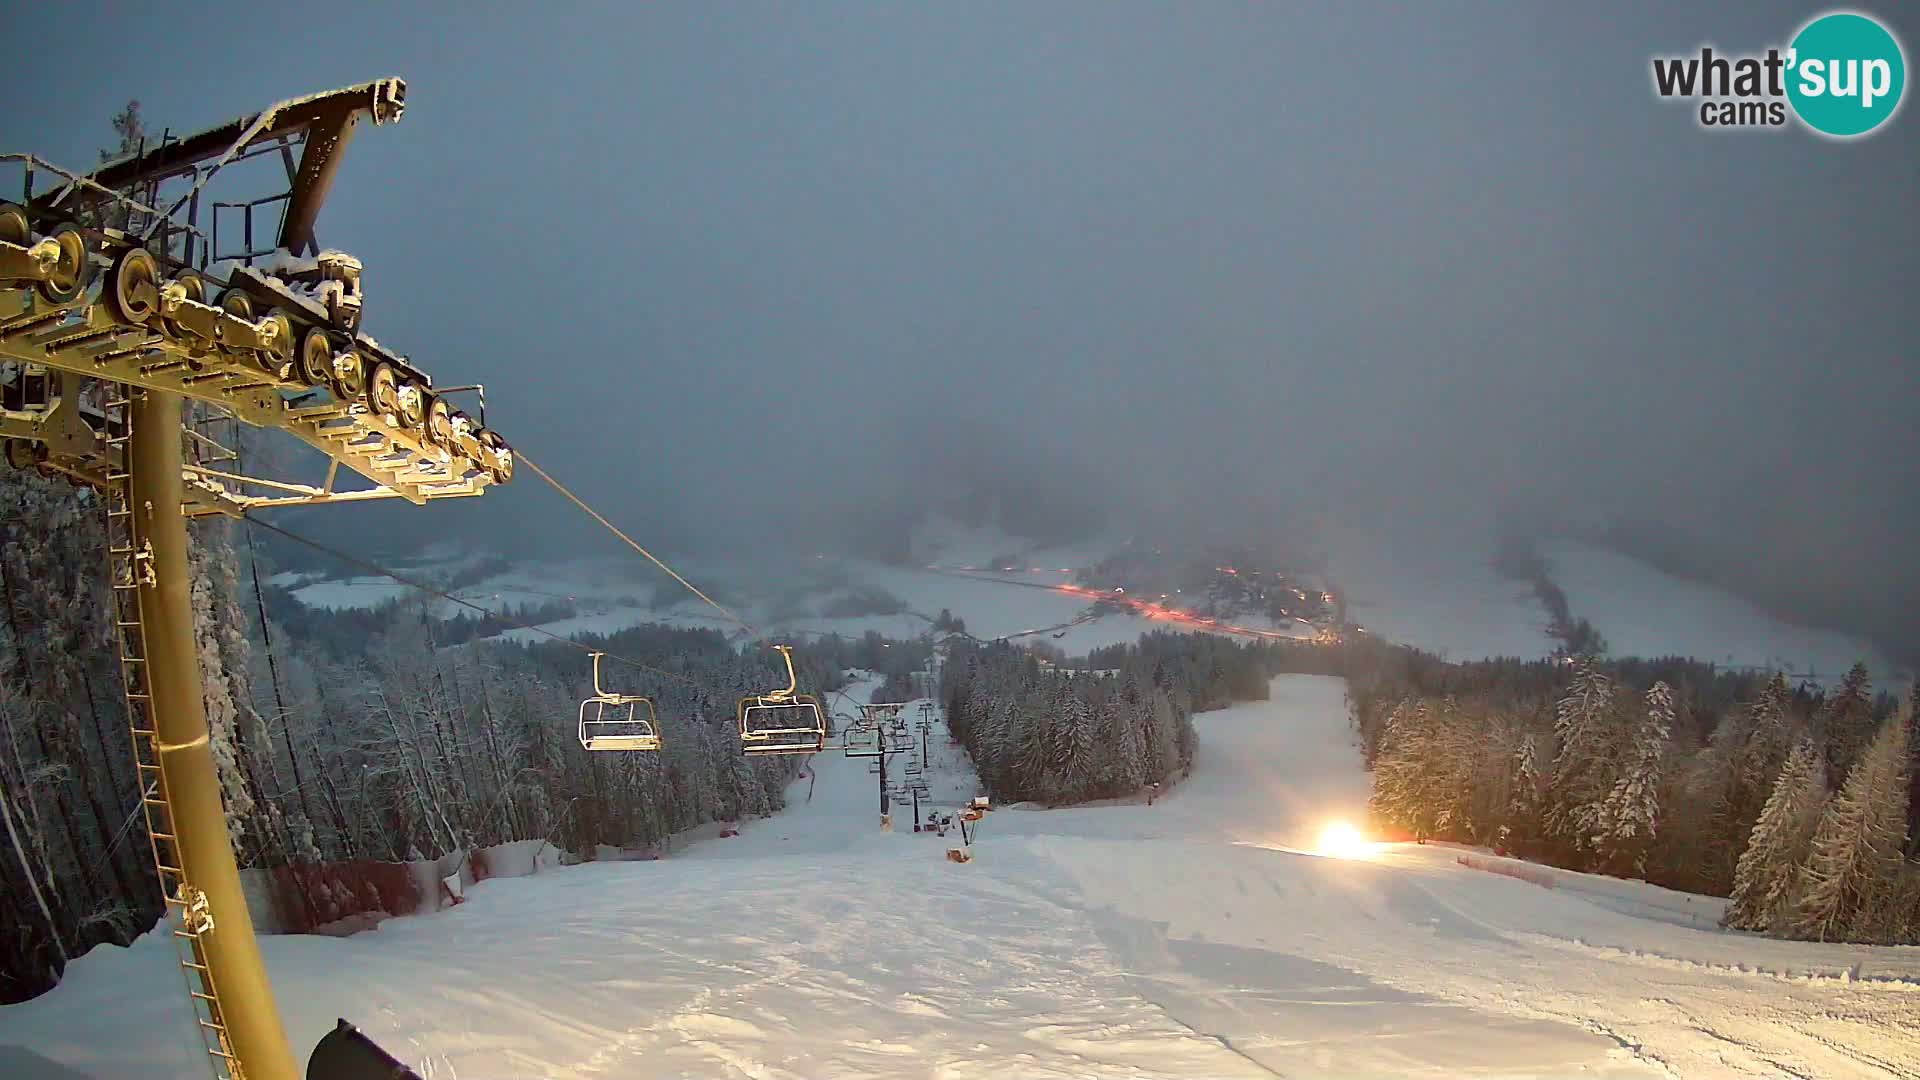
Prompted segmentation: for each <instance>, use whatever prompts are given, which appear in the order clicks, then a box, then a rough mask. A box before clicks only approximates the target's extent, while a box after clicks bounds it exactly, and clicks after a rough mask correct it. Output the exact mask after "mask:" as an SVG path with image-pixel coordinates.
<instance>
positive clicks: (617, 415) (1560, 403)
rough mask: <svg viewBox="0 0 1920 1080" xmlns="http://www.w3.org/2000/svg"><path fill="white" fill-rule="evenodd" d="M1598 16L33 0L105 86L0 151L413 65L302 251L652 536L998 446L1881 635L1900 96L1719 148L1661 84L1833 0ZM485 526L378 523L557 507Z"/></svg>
mask: <svg viewBox="0 0 1920 1080" xmlns="http://www.w3.org/2000/svg"><path fill="white" fill-rule="evenodd" d="M1592 7H1593V10H1588V9H1587V8H1586V7H1579V8H1576V7H1574V6H1572V5H1536V4H1521V3H1513V4H1445V5H1408V6H1404V7H1402V6H1395V7H1391V8H1389V7H1386V6H1384V5H1338V6H1336V5H1317V6H1304V5H1301V6H1296V5H1281V4H1260V5H1233V4H1225V3H1218V4H1214V3H1209V4H1199V3H1194V4H1186V5H1170V4H1125V3H1121V4H1110V3H1099V4H1044V5H1041V4H966V5H960V4H953V5H936V6H927V5H912V6H907V5H876V6H868V5H848V4H822V5H770V4H768V5H760V4H750V5H732V4H729V5H717V4H678V5H596V6H577V7H576V6H571V5H552V6H537V7H536V6H534V5H510V6H489V7H487V8H485V9H483V10H478V11H475V12H467V11H461V12H451V11H449V12H445V13H441V12H439V11H434V12H431V13H429V12H428V11H427V10H426V9H424V8H413V7H410V6H405V5H401V6H398V7H397V10H398V11H399V13H398V14H395V13H393V9H390V8H389V6H387V5H377V6H376V5H360V4H341V5H332V4H330V5H303V6H301V7H300V8H299V9H297V10H293V11H288V12H285V13H278V14H276V13H274V12H273V11H272V10H271V8H272V6H271V5H226V4H206V5H194V6H192V7H191V8H189V9H175V8H164V7H154V6H152V5H130V6H127V7H124V8H119V7H116V8H102V7H97V6H90V5H64V4H63V5H53V4H39V5H21V6H20V7H19V8H18V9H17V10H15V11H13V12H11V13H10V14H9V16H8V21H9V26H10V29H11V30H12V34H11V35H10V36H11V37H12V38H13V40H15V41H17V42H30V43H32V49H31V54H32V55H34V56H40V57H61V56H73V55H79V54H81V53H85V54H88V55H89V56H90V57H91V58H92V59H91V60H90V62H89V63H87V64H84V65H68V64H64V63H52V62H49V63H46V64H42V63H24V62H18V61H19V59H20V58H21V57H23V56H24V55H25V54H24V53H22V52H20V51H19V50H15V56H16V61H17V62H15V63H12V64H10V65H8V68H7V70H6V71H5V72H4V73H0V80H4V82H5V84H6V98H5V100H7V101H9V102H11V103H13V107H12V108H11V109H10V110H9V111H8V113H7V114H6V118H5V120H4V121H0V145H3V146H4V147H6V148H8V149H33V150H35V151H37V152H41V153H43V154H44V155H46V156H49V157H52V158H55V159H58V160H62V161H66V162H72V163H85V162H88V161H90V160H91V159H92V158H93V155H94V153H95V151H96V149H97V148H98V147H99V146H100V145H103V144H104V143H105V142H107V141H108V136H109V133H108V129H107V124H106V118H107V117H108V116H109V115H111V114H112V113H113V112H114V111H115V110H116V109H117V107H118V106H120V105H121V104H123V103H124V102H125V100H126V99H128V98H131V97H137V98H139V99H140V100H141V102H142V103H143V109H144V112H145V114H146V116H147V118H148V121H149V123H151V124H152V125H154V126H156V127H158V126H161V125H171V126H172V127H174V128H175V129H176V130H179V129H195V128H199V127H202V126H206V125H208V124H211V123H215V122H218V121H220V120H224V119H227V118H229V117H231V116H235V115H239V114H241V113H245V112H248V111H250V110H253V109H257V108H259V107H261V106H262V105H264V104H266V103H268V102H270V101H272V100H275V99H277V98H280V97H285V96H291V95H294V94H300V93H306V92H309V91H313V90H318V89H322V88H326V87H331V86H336V85H344V84H347V83H352V82H357V81H361V80H364V79H369V78H373V77H377V76H382V75H389V74H396V75H401V76H403V77H405V78H406V79H407V80H408V84H409V98H408V109H407V114H406V117H405V119H404V120H403V122H402V123H400V124H399V125H398V126H396V127H392V128H379V129H374V128H367V129H363V130H362V131H361V132H360V133H359V135H358V136H357V138H356V139H355V142H354V145H353V147H352V148H351V151H350V153H349V154H348V157H347V160H346V164H345V167H344V169H343V171H342V173H341V176H340V180H339V183H338V185H337V186H336V189H335V192H334V195H333V197H332V199H331V201H330V203H329V204H328V206H327V209H326V212H325V213H324V214H323V215H322V217H321V220H320V237H321V240H322V242H323V243H325V244H327V245H329V246H337V247H342V248H345V249H347V250H350V251H352V252H354V253H355V254H357V255H359V256H360V257H361V258H362V259H363V260H364V261H365V263H366V266H367V271H366V278H365V282H366V290H367V294H368V300H367V315H366V320H367V327H368V329H369V330H370V331H371V332H373V333H374V334H376V335H377V336H379V337H380V338H381V339H382V340H383V341H385V342H387V343H389V344H391V345H394V346H395V347H398V348H400V349H402V350H403V351H406V352H408V353H410V354H412V355H413V356H414V357H415V358H416V359H417V360H418V361H419V362H420V363H421V364H422V365H423V366H424V367H426V368H427V369H428V370H429V371H431V372H432V373H433V374H434V375H435V377H436V378H437V379H438V380H440V381H442V382H448V381H461V382H464V381H469V380H472V379H483V380H485V381H486V382H487V384H488V387H489V391H490V394H489V403H490V405H491V406H492V407H493V408H492V416H491V417H490V418H491V419H493V420H494V421H495V423H496V424H497V426H499V427H500V428H501V429H502V430H503V431H504V432H505V433H506V434H507V436H508V438H509V439H511V440H514V441H515V442H517V443H518V444H520V445H521V446H522V447H523V448H524V449H525V450H526V451H527V452H528V453H529V454H531V455H532V456H534V457H535V458H536V459H538V460H541V461H542V463H543V464H545V465H547V466H549V467H550V468H553V469H556V470H558V471H561V472H563V473H564V474H565V475H566V476H568V477H569V478H571V479H572V480H574V481H576V482H577V486H578V487H579V488H580V489H582V491H583V492H584V493H585V494H587V495H588V496H589V497H590V498H593V499H595V500H596V501H599V502H602V503H605V504H607V505H609V506H610V507H612V508H614V509H615V511H616V517H619V518H620V519H622V520H623V523H625V524H629V525H632V526H633V527H635V528H636V529H639V530H640V531H642V532H645V533H647V534H649V535H654V536H666V537H669V538H672V539H675V540H678V541H680V542H682V543H688V542H693V541H695V540H700V539H705V538H711V537H716V536H717V537H727V538H736V539H737V538H742V537H745V538H748V539H749V540H757V539H759V538H761V537H763V536H765V535H767V534H768V533H769V532H771V531H778V530H770V529H769V528H768V527H767V526H766V525H765V524H764V523H763V522H761V521H760V520H759V517H758V514H759V512H760V511H761V510H763V509H767V508H771V509H778V510H781V511H786V512H788V513H789V514H790V515H792V516H791V518H790V519H789V520H790V521H791V522H792V523H793V525H792V528H793V529H794V530H795V531H802V532H812V531H813V529H814V526H815V525H816V524H817V523H818V520H819V519H820V518H822V517H824V516H832V515H836V514H838V513H839V512H840V511H842V510H844V509H846V508H848V507H850V506H853V505H855V504H867V505H864V506H861V507H860V509H862V510H863V511H866V512H868V513H871V512H872V510H873V507H872V505H871V503H873V502H874V501H876V500H879V501H887V502H891V501H893V500H896V499H897V498H899V497H901V495H902V493H903V492H912V491H913V490H915V489H916V488H923V487H924V486H925V485H926V483H927V481H928V478H931V477H941V478H951V477H953V476H955V475H964V474H966V473H967V472H968V470H969V469H970V468H971V463H973V462H975V461H977V460H979V459H980V458H981V457H982V456H983V455H988V456H991V458H992V459H993V461H994V464H995V467H996V468H1000V469H1002V470H1005V469H1016V470H1018V471H1020V472H1022V473H1023V474H1031V475H1036V476H1040V477H1043V478H1044V477H1050V476H1051V477H1072V478H1074V479H1073V480H1072V481H1071V482H1072V483H1074V484H1076V485H1088V486H1090V487H1088V490H1092V491H1095V492H1097V493H1098V496H1099V498H1100V499H1101V500H1102V501H1104V502H1105V503H1106V504H1107V505H1109V506H1111V507H1112V508H1113V509H1114V511H1115V512H1116V514H1119V515H1121V516H1123V517H1125V516H1127V515H1131V514H1133V513H1136V512H1144V513H1152V514H1156V515H1164V514H1187V515H1192V514H1196V513H1199V514H1204V515H1206V516H1219V515H1223V514H1224V515H1229V516H1232V517H1235V518H1238V517H1248V518H1253V519H1256V520H1261V521H1269V520H1275V519H1279V520H1283V521H1285V520H1289V519H1292V518H1297V517H1298V515H1299V513H1300V511H1301V508H1303V507H1307V506H1311V507H1312V508H1313V509H1314V510H1315V511H1316V512H1318V513H1322V514H1324V515H1326V516H1327V517H1328V519H1330V520H1336V521H1338V522H1340V523H1341V524H1344V525H1347V526H1349V527H1365V528H1390V529H1393V530H1394V531H1396V532H1410V533H1417V532H1418V531H1419V530H1420V529H1422V528H1424V527H1425V526H1426V525H1427V524H1430V523H1433V522H1435V521H1438V520H1442V519H1446V520H1452V519H1477V518H1481V517H1484V516H1485V514H1486V513H1487V511H1488V508H1489V507H1490V506H1491V505H1492V503H1493V502H1494V501H1495V500H1496V499H1498V498H1501V497H1503V496H1514V497H1523V498H1530V499H1534V500H1542V501H1548V502H1552V503H1556V504H1559V505H1563V506H1570V507H1575V508H1579V509H1581V510H1583V511H1590V512H1591V513H1593V514H1594V515H1599V516H1608V517H1613V518H1618V519H1629V520H1636V521H1647V522H1656V523H1658V524H1659V527H1660V528H1661V529H1662V530H1664V531H1667V532H1670V533H1671V534H1672V535H1673V536H1674V537H1675V538H1676V539H1677V541H1678V542H1680V543H1682V544H1683V546H1685V547H1686V548H1687V549H1688V550H1689V551H1691V552H1693V553H1695V554H1697V555H1700V556H1702V557H1703V561H1706V562H1709V563H1712V562H1724V563H1736V564H1739V565H1741V566H1743V567H1746V568H1748V571H1747V573H1748V576H1751V577H1755V578H1756V579H1765V580H1770V581H1791V582H1793V583H1795V584H1794V590H1795V592H1796V594H1803V595H1804V596H1806V597H1808V598H1809V600H1808V603H1809V608H1808V610H1810V611H1813V612H1814V614H1815V616H1816V617H1817V618H1820V619H1822V620H1824V621H1828V622H1853V623H1856V624H1860V625H1865V624H1872V625H1874V626H1875V627H1876V628H1878V629H1880V630H1881V631H1882V633H1883V635H1884V634H1885V633H1887V632H1888V630H1887V628H1888V627H1890V626H1893V625H1895V624H1896V623H1898V622H1900V621H1901V619H1902V618H1903V617H1904V611H1905V610H1910V609H1911V608H1912V605H1913V604H1914V602H1916V601H1920V587H1917V585H1916V579H1920V561H1916V560H1915V559H1914V558H1913V557H1912V556H1911V555H1910V554H1909V552H1910V550H1911V546H1910V544H1909V542H1908V539H1907V538H1908V537H1910V536H1912V535H1913V533H1914V529H1915V526H1916V524H1920V522H1917V521H1916V518H1920V514H1917V513H1916V507H1920V500H1916V498H1915V494H1914V493H1915V491H1916V480H1920V464H1916V462H1917V461H1920V456H1917V455H1916V451H1917V450H1920V436H1916V434H1915V433H1916V431H1917V430H1920V424H1916V421H1915V419H1914V417H1915V402H1916V394H1915V391H1916V389H1920V387H1917V386H1916V383H1917V382H1920V375H1916V371H1920V367H1917V366H1916V363H1915V359H1916V358H1915V347H1916V315H1915V312H1916V310H1920V307H1917V306H1916V304H1915V302H1914V299H1913V297H1914V291H1915V290H1914V287H1915V283H1916V274H1915V250H1916V244H1915V241H1916V240H1920V235H1917V233H1920V230H1917V229H1916V219H1915V210H1914V193H1915V191H1916V190H1920V185H1917V184H1916V181H1920V154H1916V153H1915V130H1916V129H1915V127H1914V122H1915V121H1914V113H1913V111H1912V110H1911V109H1910V108H1909V109H1907V110H1905V111H1904V112H1903V113H1902V114H1901V115H1900V116H1899V117H1897V118H1896V119H1895V120H1894V122H1893V124H1892V126H1891V128H1890V129H1889V130H1886V131H1885V132H1884V133H1882V134H1880V135H1878V136H1876V137H1873V138H1871V139H1868V140H1864V141H1861V142H1857V143H1852V144H1837V143H1833V142H1828V141H1823V140H1820V139H1816V138H1814V137H1812V136H1811V135H1809V134H1807V133H1805V132H1802V131H1797V130H1795V131H1786V132H1764V133H1746V134H1715V133H1709V132H1704V131H1702V130H1700V129H1698V128H1697V127H1696V126H1695V124H1694V122H1693V119H1692V113H1691V111H1690V110H1689V107H1688V106H1686V105H1681V104H1674V103H1664V102H1659V101H1656V100H1655V99H1654V97H1653V95H1652V91H1651V89H1650V80H1649V76H1648V63H1649V59H1650V57H1651V56H1652V55H1654V54H1655V53H1683V52H1687V51H1690V50H1693V49H1696V48H1698V46H1699V45H1701V44H1702V43H1709V42H1710V43H1713V44H1715V45H1716V46H1719V47H1721V48H1723V49H1727V50H1735V51H1747V50H1753V51H1758V50H1762V49H1764V48H1765V47H1767V46H1769V45H1784V44H1785V42H1786V40H1787V39H1788V38H1789V36H1790V35H1791V33H1792V32H1793V30H1794V29H1795V28H1796V27H1798V26H1799V25H1800V24H1801V23H1802V22H1804V21H1805V20H1806V19H1807V18H1808V17H1809V16H1810V15H1812V14H1814V13H1815V11H1816V10H1817V9H1815V8H1812V7H1801V6H1794V5H1783V4H1771V3H1743V4H1737V5H1726V6H1708V5H1685V6H1662V7H1659V8H1652V7H1639V6H1636V7H1631V8H1628V7H1621V6H1614V5H1606V6H1601V5H1593V6H1592ZM1868 10H1869V12H1870V13H1875V14H1879V15H1882V16H1887V17H1889V19H1888V21H1889V22H1890V23H1891V24H1892V26H1893V28H1894V29H1895V31H1896V32H1897V33H1903V34H1911V33H1912V32H1913V30H1914V27H1913V26H1910V25H1906V24H1905V22H1903V16H1904V14H1905V13H1904V12H1903V11H1901V10H1896V9H1893V8H1885V9H1883V10H1877V11H1876V10H1875V9H1873V8H1869V9H1868ZM1906 21H1911V20H1906ZM1909 40H1910V39H1909ZM1909 52H1911V44H1909ZM1062 482H1063V483H1065V482H1067V481H1065V480H1063V481H1062ZM517 486H518V485H517ZM483 502H484V503H486V504H488V505H486V506H476V507H466V508H462V509H461V510H458V511H453V512H451V513H452V515H453V516H449V517H445V518H440V514H441V511H438V510H437V511H436V512H435V513H434V514H433V515H424V514H422V513H421V512H417V511H404V510H403V511H398V512H391V511H390V512H386V513H383V514H382V515H381V516H380V518H379V519H378V520H380V521H381V522H383V523H384V522H387V521H389V520H397V521H399V522H401V523H402V524H404V525H406V526H409V527H412V526H426V525H428V524H429V523H428V522H427V521H426V520H425V519H426V518H427V517H429V516H431V517H434V518H438V519H439V520H441V521H445V522H449V523H458V524H459V525H460V526H462V527H464V526H465V525H466V524H468V523H471V522H480V521H485V522H488V523H490V524H491V526H492V527H494V528H496V529H500V530H504V531H508V532H513V531H516V530H521V529H523V527H524V522H525V520H526V519H528V517H529V516H530V515H529V508H530V507H533V506H536V505H539V506H544V505H545V504H543V503H538V502H537V496H536V495H534V494H533V493H532V492H531V491H516V492H510V493H502V494H500V495H497V496H490V497H489V498H488V499H486V500H483ZM750 511H751V512H750ZM343 513H352V512H351V511H343ZM381 527H382V528H385V527H386V525H384V524H383V525H382V526H381ZM439 527H451V526H439ZM1815 598H1819V599H1815ZM1821 605H1824V607H1822V606H1821ZM1908 640H1909V641H1911V640H1912V638H1908Z"/></svg>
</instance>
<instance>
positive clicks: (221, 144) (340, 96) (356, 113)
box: [35, 79, 407, 254]
mask: <svg viewBox="0 0 1920 1080" xmlns="http://www.w3.org/2000/svg"><path fill="white" fill-rule="evenodd" d="M406 98H407V84H406V83H405V82H404V81H403V80H400V79H376V80H374V81H373V82H367V83H360V84H359V85H357V86H348V87H342V88H341V89H338V90H328V91H324V92H322V93H318V94H311V95H308V96H306V97H299V98H290V99H288V100H286V101H282V102H278V103H276V104H274V105H271V106H269V107H267V108H266V109H264V110H262V111H260V112H258V113H254V114H253V115H251V116H243V117H240V118H239V119H237V120H229V121H228V122H226V123H224V124H220V125H218V126H216V127H211V128H208V129H207V130H205V131H202V132H200V133H198V134H195V135H189V136H187V137H186V138H184V139H179V140H169V141H168V142H166V143H164V144H163V145H160V146H156V147H154V148H153V149H151V150H147V151H145V152H144V153H135V154H132V155H129V156H127V157H124V158H120V159H118V160H115V161H110V162H108V163H107V164H105V165H103V166H101V167H100V168H99V169H96V170H94V172H93V174H92V176H91V177H90V179H91V180H93V181H94V182H95V183H98V184H100V185H102V186H103V187H108V188H112V189H114V190H116V191H126V190H130V189H132V188H136V187H139V186H141V185H144V184H148V183H152V182H155V181H159V180H165V179H168V178H170V177H174V176H180V175H183V174H187V173H191V172H193V171H195V170H197V169H198V168H199V167H200V166H201V165H203V164H204V163H206V162H208V161H212V160H214V159H219V161H217V162H216V164H215V165H214V168H215V169H216V170H217V169H218V168H219V167H220V165H222V164H225V163H226V162H227V161H229V160H231V159H232V158H234V157H236V156H237V155H239V154H241V153H243V152H244V151H246V150H247V149H248V148H249V147H252V146H255V145H257V144H259V143H262V142H265V141H267V140H276V139H277V140H288V139H294V138H299V137H304V138H305V143H306V145H305V147H304V148H303V149H302V151H301V155H300V164H299V166H298V168H297V169H296V170H295V172H294V175H293V177H292V178H291V181H292V191H291V192H290V194H289V197H288V200H287V211H286V218H285V220H284V221H283V222H282V224H281V230H280V246H281V247H284V248H286V249H288V250H289V251H292V252H294V253H295V254H302V253H304V249H305V248H307V247H309V246H310V245H312V243H313V225H314V221H315V220H316V219H317V218H318V217H319V215H320V205H321V204H322V203H323V202H325V201H326V197H327V190H328V188H330V187H331V186H332V184H333V175H334V173H335V171H336V170H338V168H339V164H340V155H341V153H342V152H343V151H344V150H345V149H346V146H347V142H348V140H349V139H350V138H351V136H352V134H353V127H354V125H355V124H357V123H358V122H359V121H360V120H361V119H362V118H363V117H371V118H372V119H373V122H374V123H376V124H384V123H388V122H390V121H393V120H398V119H399V118H400V114H401V112H402V111H403V110H404V109H405V107H406ZM59 197H60V196H59V194H58V193H57V192H56V193H54V194H50V195H48V196H45V197H43V198H42V199H38V200H35V202H36V204H38V205H39V207H40V208H41V209H51V208H52V203H53V201H54V200H57V199H58V198H59Z"/></svg>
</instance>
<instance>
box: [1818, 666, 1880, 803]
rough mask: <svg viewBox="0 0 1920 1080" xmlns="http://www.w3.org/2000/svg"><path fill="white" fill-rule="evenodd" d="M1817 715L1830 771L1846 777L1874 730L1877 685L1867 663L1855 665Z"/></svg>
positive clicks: (1837, 775) (1843, 777)
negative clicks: (1873, 685)
mask: <svg viewBox="0 0 1920 1080" xmlns="http://www.w3.org/2000/svg"><path fill="white" fill-rule="evenodd" d="M1817 719H1818V721H1819V726H1820V735H1821V738H1822V739H1823V740H1824V742H1825V749H1826V756H1827V767H1828V771H1829V772H1830V773H1831V774H1832V775H1833V776H1836V777H1839V778H1841V779H1842V780H1844V779H1845V777H1846V775H1847V770H1848V769H1851V768H1853V763H1854V762H1855V761H1856V760H1858V759H1859V757H1860V752H1861V751H1862V750H1865V749H1866V746H1867V742H1868V740H1870V739H1872V738H1873V734H1874V731H1873V687H1872V684H1871V683H1870V682H1869V681H1868V679H1867V665H1865V664H1861V663H1856V664H1854V665H1853V668H1852V669H1851V670H1850V671H1848V672H1847V674H1846V677H1845V678H1843V679H1841V680H1840V685H1839V686H1838V687H1837V688H1835V690H1834V692H1833V696H1832V697H1829V698H1828V699H1827V700H1826V703H1825V704H1824V705H1822V706H1821V708H1820V712H1819V715H1818V717H1817Z"/></svg>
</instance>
